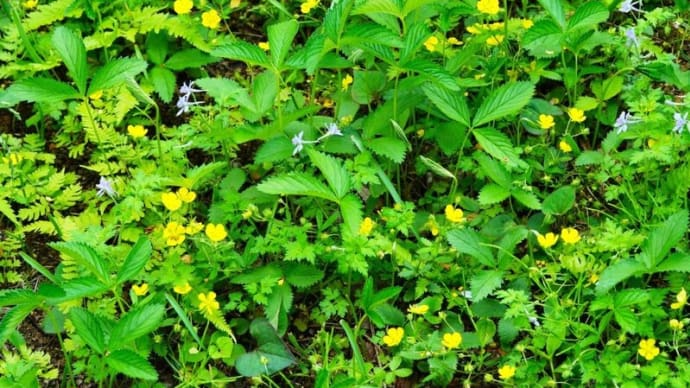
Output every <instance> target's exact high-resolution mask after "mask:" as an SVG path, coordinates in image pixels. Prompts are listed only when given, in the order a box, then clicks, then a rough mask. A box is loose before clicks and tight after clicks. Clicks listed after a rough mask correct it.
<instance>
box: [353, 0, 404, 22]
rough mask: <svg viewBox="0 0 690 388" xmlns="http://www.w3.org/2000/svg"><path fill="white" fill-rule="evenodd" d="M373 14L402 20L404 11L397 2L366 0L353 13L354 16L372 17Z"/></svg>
mask: <svg viewBox="0 0 690 388" xmlns="http://www.w3.org/2000/svg"><path fill="white" fill-rule="evenodd" d="M373 13H383V14H387V15H392V16H395V17H398V18H402V10H401V9H400V7H399V6H398V2H397V1H395V0H366V1H364V2H362V3H360V4H359V6H358V7H356V8H355V9H354V10H353V11H352V14H353V15H370V14H373Z"/></svg>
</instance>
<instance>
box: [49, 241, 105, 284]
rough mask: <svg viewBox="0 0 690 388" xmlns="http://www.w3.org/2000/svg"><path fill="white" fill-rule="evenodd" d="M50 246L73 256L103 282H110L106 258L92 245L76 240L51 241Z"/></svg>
mask: <svg viewBox="0 0 690 388" xmlns="http://www.w3.org/2000/svg"><path fill="white" fill-rule="evenodd" d="M50 246H51V247H52V248H53V249H55V250H57V251H59V252H60V253H62V254H63V255H67V256H69V257H70V258H72V259H73V260H74V261H76V262H77V263H78V264H79V265H81V266H82V267H83V268H85V269H87V270H88V271H89V272H91V273H92V274H93V275H95V276H96V277H97V278H98V280H100V281H101V282H102V283H103V284H108V282H109V278H110V273H109V271H108V267H107V264H106V262H105V259H104V258H103V257H102V256H101V255H100V254H99V253H98V252H96V250H95V249H93V248H92V247H91V246H89V245H87V244H84V243H81V242H75V241H70V242H55V243H51V244H50Z"/></svg>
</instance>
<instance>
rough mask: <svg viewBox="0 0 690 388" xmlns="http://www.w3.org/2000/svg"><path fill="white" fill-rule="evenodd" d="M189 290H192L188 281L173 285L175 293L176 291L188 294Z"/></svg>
mask: <svg viewBox="0 0 690 388" xmlns="http://www.w3.org/2000/svg"><path fill="white" fill-rule="evenodd" d="M191 290H192V286H190V285H189V282H186V283H185V284H183V285H181V286H180V285H178V286H175V287H173V291H175V292H176V293H178V294H180V295H185V294H188V293H189V291H191Z"/></svg>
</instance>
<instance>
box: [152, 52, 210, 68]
mask: <svg viewBox="0 0 690 388" xmlns="http://www.w3.org/2000/svg"><path fill="white" fill-rule="evenodd" d="M217 61H218V59H217V58H214V57H212V56H210V55H208V54H206V53H205V52H203V51H200V50H197V49H186V50H180V51H177V52H175V54H173V55H171V56H170V58H168V60H167V61H165V67H166V68H168V69H170V70H173V71H180V70H184V69H195V68H200V67H202V66H206V65H208V64H209V63H213V62H217Z"/></svg>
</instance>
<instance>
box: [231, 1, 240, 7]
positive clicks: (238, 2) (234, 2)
mask: <svg viewBox="0 0 690 388" xmlns="http://www.w3.org/2000/svg"><path fill="white" fill-rule="evenodd" d="M239 6H240V0H230V8H237V7H239Z"/></svg>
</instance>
